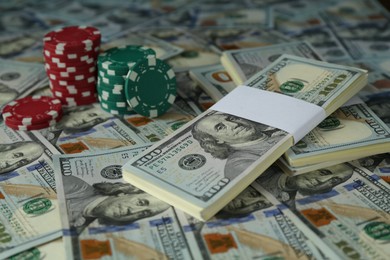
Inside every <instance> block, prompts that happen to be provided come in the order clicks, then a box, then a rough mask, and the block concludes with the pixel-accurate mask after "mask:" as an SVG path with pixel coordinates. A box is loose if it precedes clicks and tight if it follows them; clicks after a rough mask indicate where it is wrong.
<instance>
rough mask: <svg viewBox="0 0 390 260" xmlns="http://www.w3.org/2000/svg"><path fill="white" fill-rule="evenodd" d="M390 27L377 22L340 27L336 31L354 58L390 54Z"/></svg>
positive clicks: (379, 56)
mask: <svg viewBox="0 0 390 260" xmlns="http://www.w3.org/2000/svg"><path fill="white" fill-rule="evenodd" d="M389 32H390V27H389V25H388V24H386V25H383V26H381V25H380V24H377V23H372V24H362V25H356V26H354V27H347V28H340V29H338V30H337V31H335V33H336V34H337V36H338V37H339V38H341V42H342V43H343V44H344V46H345V47H346V49H347V50H348V52H349V53H350V55H351V56H352V57H353V58H354V59H371V58H381V57H389V56H390V54H389V53H390V45H389Z"/></svg>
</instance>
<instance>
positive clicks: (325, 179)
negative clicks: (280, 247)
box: [253, 163, 390, 259]
mask: <svg viewBox="0 0 390 260" xmlns="http://www.w3.org/2000/svg"><path fill="white" fill-rule="evenodd" d="M255 183H257V184H259V185H260V186H261V187H263V188H264V189H265V190H267V191H268V192H269V193H270V194H272V195H273V196H274V197H275V198H277V199H278V200H279V201H280V202H282V204H281V205H280V207H279V209H281V210H282V211H283V209H284V208H288V209H289V210H288V211H283V212H284V213H285V214H286V215H287V216H289V217H293V218H294V216H293V215H292V214H295V216H297V217H298V218H299V219H300V220H301V221H302V223H305V224H302V225H304V226H305V227H308V228H310V229H311V230H312V231H313V233H315V234H317V236H319V237H320V238H321V241H323V242H325V243H326V244H327V246H328V247H329V248H331V250H332V251H333V252H334V253H336V254H337V255H338V256H339V258H341V259H351V258H355V259H387V258H388V256H389V247H388V246H387V243H388V230H389V218H390V214H389V213H390V209H389V207H388V201H389V199H390V193H389V191H390V189H389V185H388V184H387V183H386V182H384V181H383V180H381V179H380V178H379V177H378V176H377V175H374V174H372V173H371V172H370V171H367V170H365V169H363V168H361V167H357V166H356V165H354V164H351V163H345V164H339V165H335V166H331V167H327V168H323V169H320V170H316V171H312V172H308V173H304V174H300V175H297V176H291V175H287V174H285V173H283V172H282V171H281V170H280V169H277V168H270V169H269V170H268V171H267V172H265V173H264V174H263V175H261V176H260V177H259V178H258V179H256V181H255ZM253 186H255V185H253ZM286 206H287V207H286ZM297 223H298V222H297ZM302 225H298V228H299V229H300V228H301V227H302ZM332 259H333V258H332Z"/></svg>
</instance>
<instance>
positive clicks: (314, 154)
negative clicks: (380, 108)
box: [284, 103, 390, 167]
mask: <svg viewBox="0 0 390 260" xmlns="http://www.w3.org/2000/svg"><path fill="white" fill-rule="evenodd" d="M389 147H390V128H389V127H387V126H386V124H385V123H384V122H383V121H382V120H381V119H380V118H379V117H378V116H376V115H375V113H374V112H373V111H372V110H371V109H370V108H369V107H368V106H367V105H365V104H364V103H360V104H354V105H350V106H343V107H341V108H339V109H338V110H336V111H335V112H334V113H333V114H332V115H330V116H329V117H327V118H326V119H325V120H324V121H322V122H321V123H320V124H319V125H318V126H317V127H316V128H314V129H313V130H312V131H310V133H309V134H307V135H306V136H305V137H304V138H302V139H301V140H300V141H299V142H298V143H297V144H296V145H294V146H292V147H291V148H290V149H288V151H287V152H286V153H285V154H284V158H285V159H286V161H287V163H288V165H289V166H292V167H300V166H305V165H309V164H316V163H321V162H322V161H336V162H341V160H343V161H345V162H346V161H350V160H353V159H357V158H360V157H364V156H369V155H374V154H378V153H384V152H387V151H388V150H389Z"/></svg>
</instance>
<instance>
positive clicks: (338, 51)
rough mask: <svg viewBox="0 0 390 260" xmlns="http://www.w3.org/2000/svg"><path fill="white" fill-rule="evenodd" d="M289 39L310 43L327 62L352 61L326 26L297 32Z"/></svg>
mask: <svg viewBox="0 0 390 260" xmlns="http://www.w3.org/2000/svg"><path fill="white" fill-rule="evenodd" d="M290 37H291V39H294V40H297V41H306V42H308V43H310V44H311V45H312V46H313V48H314V49H315V50H316V51H317V52H318V54H319V55H321V57H322V58H323V59H324V60H325V61H328V62H336V63H337V62H338V61H345V60H352V57H351V56H350V55H349V53H348V51H347V50H346V49H345V47H344V46H343V44H342V43H341V42H340V41H339V39H338V38H337V36H336V35H335V34H334V33H333V32H332V30H331V29H330V28H329V27H327V26H321V27H315V28H312V29H306V30H297V31H296V32H295V33H294V34H293V35H290Z"/></svg>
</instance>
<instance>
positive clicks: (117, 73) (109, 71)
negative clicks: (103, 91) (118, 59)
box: [97, 63, 129, 76]
mask: <svg viewBox="0 0 390 260" xmlns="http://www.w3.org/2000/svg"><path fill="white" fill-rule="evenodd" d="M97 67H98V70H99V71H103V72H104V74H107V75H110V76H122V75H126V74H127V72H129V68H128V67H126V68H122V69H120V68H117V69H115V70H113V69H105V68H103V66H102V64H100V63H97ZM105 67H107V66H105Z"/></svg>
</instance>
